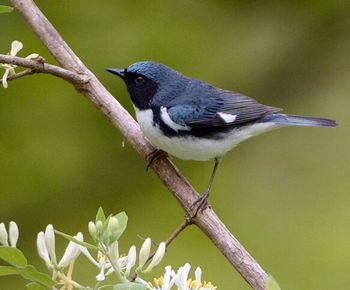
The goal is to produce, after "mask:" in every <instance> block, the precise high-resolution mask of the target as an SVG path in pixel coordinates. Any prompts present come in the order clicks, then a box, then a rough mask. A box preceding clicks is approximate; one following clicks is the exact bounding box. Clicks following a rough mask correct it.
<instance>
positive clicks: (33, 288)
mask: <svg viewBox="0 0 350 290" xmlns="http://www.w3.org/2000/svg"><path fill="white" fill-rule="evenodd" d="M26 287H27V289H28V290H46V289H47V288H46V287H44V286H42V285H40V284H38V283H36V282H31V283H29V284H27V285H26Z"/></svg>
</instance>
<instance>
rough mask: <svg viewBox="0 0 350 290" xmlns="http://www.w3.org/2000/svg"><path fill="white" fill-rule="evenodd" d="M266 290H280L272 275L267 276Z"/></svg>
mask: <svg viewBox="0 0 350 290" xmlns="http://www.w3.org/2000/svg"><path fill="white" fill-rule="evenodd" d="M266 290H281V287H280V286H279V285H278V283H277V282H276V280H275V279H274V278H273V277H272V275H269V277H268V279H267V284H266Z"/></svg>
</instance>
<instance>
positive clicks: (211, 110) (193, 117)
mask: <svg viewBox="0 0 350 290" xmlns="http://www.w3.org/2000/svg"><path fill="white" fill-rule="evenodd" d="M177 103H178V101H177ZM180 103H181V105H180V106H179V105H174V106H172V104H171V103H170V104H169V106H167V113H168V114H169V116H170V118H171V119H172V120H173V121H174V122H176V123H178V124H181V125H186V126H189V127H194V128H209V127H225V126H230V125H243V124H244V123H249V122H252V121H255V120H257V119H259V118H261V117H263V116H264V115H266V114H269V113H275V112H279V111H281V109H279V108H275V107H270V106H265V105H262V104H259V103H258V102H257V101H255V100H253V99H251V98H249V97H246V96H243V95H241V94H238V93H234V92H231V91H225V90H218V94H215V95H214V96H207V97H205V98H196V101H195V102H193V99H192V100H188V101H186V98H183V100H182V101H181V102H180Z"/></svg>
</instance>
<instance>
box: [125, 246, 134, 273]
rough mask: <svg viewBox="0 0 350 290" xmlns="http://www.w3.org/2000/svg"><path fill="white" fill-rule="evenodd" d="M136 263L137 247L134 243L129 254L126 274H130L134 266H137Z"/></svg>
mask: <svg viewBox="0 0 350 290" xmlns="http://www.w3.org/2000/svg"><path fill="white" fill-rule="evenodd" d="M135 263H136V247H135V246H134V245H132V246H131V247H130V249H129V252H128V256H127V263H126V268H125V275H126V276H129V274H130V270H131V268H132V267H134V266H135Z"/></svg>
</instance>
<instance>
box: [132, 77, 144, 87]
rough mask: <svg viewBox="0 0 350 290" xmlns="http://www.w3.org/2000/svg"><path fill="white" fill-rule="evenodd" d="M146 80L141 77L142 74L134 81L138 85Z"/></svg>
mask: <svg viewBox="0 0 350 290" xmlns="http://www.w3.org/2000/svg"><path fill="white" fill-rule="evenodd" d="M144 81H145V79H144V78H143V77H140V76H139V77H137V78H135V79H134V82H135V84H137V85H141V84H142V83H143V82H144Z"/></svg>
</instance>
